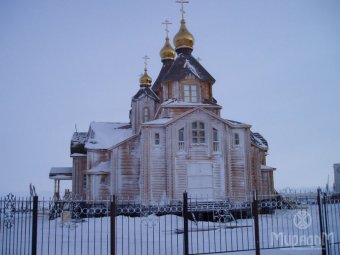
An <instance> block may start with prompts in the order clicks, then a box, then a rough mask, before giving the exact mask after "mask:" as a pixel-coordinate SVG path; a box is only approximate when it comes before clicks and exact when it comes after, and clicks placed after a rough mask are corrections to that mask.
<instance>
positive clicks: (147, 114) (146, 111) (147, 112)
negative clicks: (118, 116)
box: [143, 107, 150, 122]
mask: <svg viewBox="0 0 340 255" xmlns="http://www.w3.org/2000/svg"><path fill="white" fill-rule="evenodd" d="M149 119H150V110H149V108H148V107H145V108H144V113H143V122H147V121H149Z"/></svg>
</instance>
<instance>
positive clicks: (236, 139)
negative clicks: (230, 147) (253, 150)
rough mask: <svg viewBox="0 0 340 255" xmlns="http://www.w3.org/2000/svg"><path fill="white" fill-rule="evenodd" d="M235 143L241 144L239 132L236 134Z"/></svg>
mask: <svg viewBox="0 0 340 255" xmlns="http://www.w3.org/2000/svg"><path fill="white" fill-rule="evenodd" d="M234 144H235V145H239V144H240V135H239V134H238V133H235V134H234Z"/></svg>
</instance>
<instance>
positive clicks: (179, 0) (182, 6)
mask: <svg viewBox="0 0 340 255" xmlns="http://www.w3.org/2000/svg"><path fill="white" fill-rule="evenodd" d="M176 3H179V4H181V9H180V11H181V13H182V19H184V13H185V11H184V4H188V3H189V1H187V0H177V1H176Z"/></svg>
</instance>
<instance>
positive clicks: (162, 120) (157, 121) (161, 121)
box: [143, 118, 172, 125]
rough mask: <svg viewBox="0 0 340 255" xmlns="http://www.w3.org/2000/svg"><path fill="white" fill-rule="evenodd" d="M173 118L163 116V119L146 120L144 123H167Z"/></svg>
mask: <svg viewBox="0 0 340 255" xmlns="http://www.w3.org/2000/svg"><path fill="white" fill-rule="evenodd" d="M171 120H172V118H163V119H156V120H151V121H148V122H144V123H143V125H145V124H146V125H162V124H166V123H168V122H169V121H171Z"/></svg>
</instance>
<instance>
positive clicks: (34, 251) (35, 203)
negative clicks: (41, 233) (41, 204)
mask: <svg viewBox="0 0 340 255" xmlns="http://www.w3.org/2000/svg"><path fill="white" fill-rule="evenodd" d="M37 239H38V196H34V197H33V213H32V255H37Z"/></svg>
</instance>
